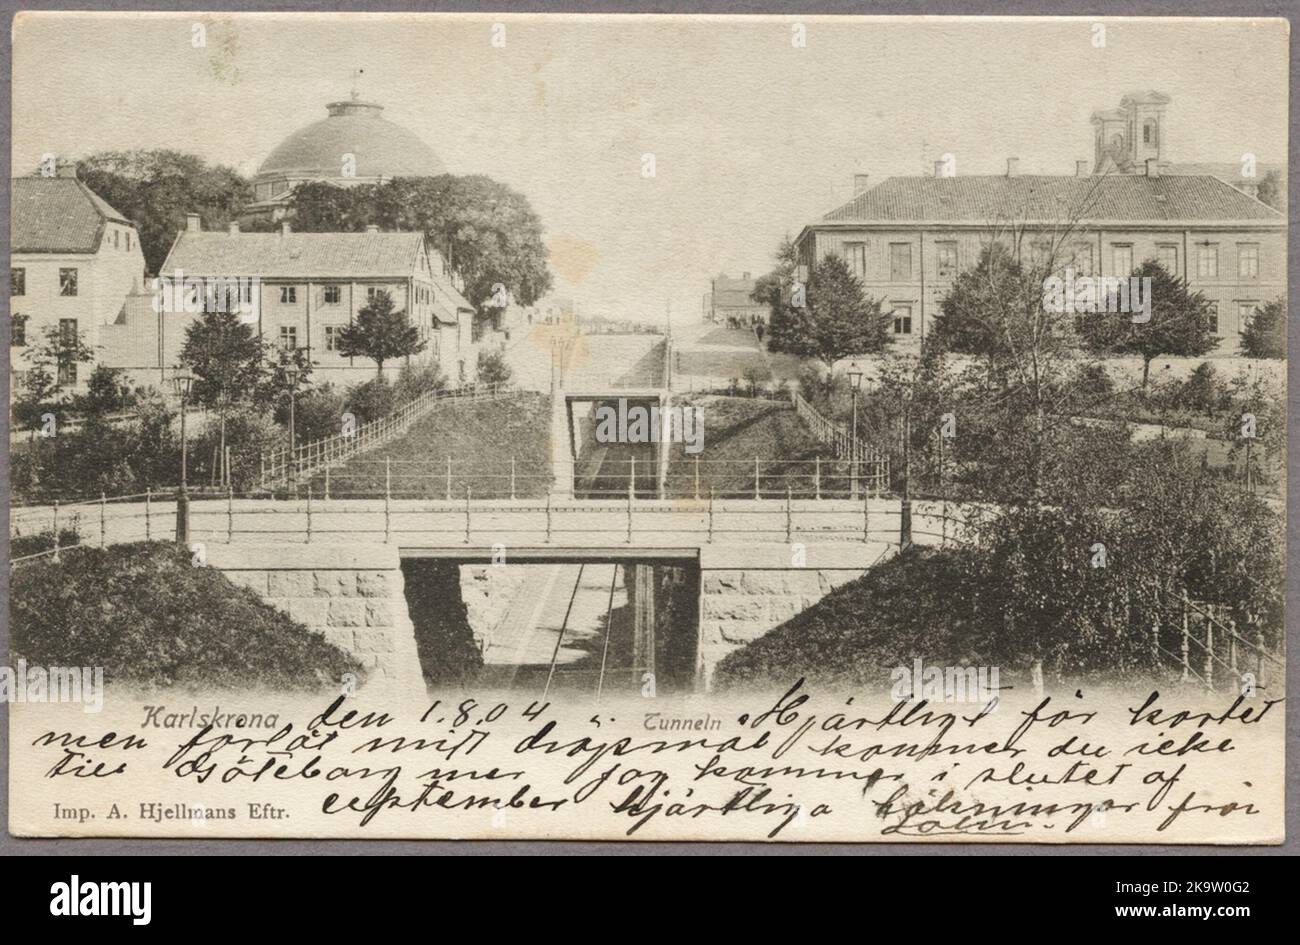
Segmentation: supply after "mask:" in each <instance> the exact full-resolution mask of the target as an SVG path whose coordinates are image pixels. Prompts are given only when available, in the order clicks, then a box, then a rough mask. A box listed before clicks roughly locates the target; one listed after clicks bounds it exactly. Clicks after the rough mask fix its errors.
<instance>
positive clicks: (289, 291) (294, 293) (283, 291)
mask: <svg viewBox="0 0 1300 945" xmlns="http://www.w3.org/2000/svg"><path fill="white" fill-rule="evenodd" d="M297 301H298V287H297V286H296V285H282V286H280V302H281V303H282V304H285V305H289V304H292V303H294V302H297Z"/></svg>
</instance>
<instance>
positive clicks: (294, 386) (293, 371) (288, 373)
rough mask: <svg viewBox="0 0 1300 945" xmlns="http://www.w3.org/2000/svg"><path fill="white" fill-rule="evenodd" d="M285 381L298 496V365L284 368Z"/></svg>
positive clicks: (292, 459) (291, 454)
mask: <svg viewBox="0 0 1300 945" xmlns="http://www.w3.org/2000/svg"><path fill="white" fill-rule="evenodd" d="M284 380H285V383H287V384H288V385H289V386H288V387H286V388H285V389H284V393H286V394H288V395H289V462H290V463H291V464H292V471H291V473H290V475H291V476H292V477H293V494H294V495H295V496H297V495H298V436H297V433H296V431H295V430H294V414H295V409H294V408H295V406H296V402H297V391H298V366H297V365H296V364H286V365H285V366H284Z"/></svg>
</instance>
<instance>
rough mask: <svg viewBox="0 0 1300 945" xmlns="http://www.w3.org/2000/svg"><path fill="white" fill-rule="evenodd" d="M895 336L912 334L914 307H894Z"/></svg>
mask: <svg viewBox="0 0 1300 945" xmlns="http://www.w3.org/2000/svg"><path fill="white" fill-rule="evenodd" d="M893 315H894V334H896V335H910V334H911V333H912V306H910V305H895V306H894V312H893Z"/></svg>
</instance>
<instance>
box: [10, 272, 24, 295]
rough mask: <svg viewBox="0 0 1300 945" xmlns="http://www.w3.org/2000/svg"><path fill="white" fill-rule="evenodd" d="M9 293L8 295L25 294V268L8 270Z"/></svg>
mask: <svg viewBox="0 0 1300 945" xmlns="http://www.w3.org/2000/svg"><path fill="white" fill-rule="evenodd" d="M9 294H10V295H26V294H27V270H26V269H10V270H9Z"/></svg>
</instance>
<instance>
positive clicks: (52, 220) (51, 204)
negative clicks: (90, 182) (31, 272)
mask: <svg viewBox="0 0 1300 945" xmlns="http://www.w3.org/2000/svg"><path fill="white" fill-rule="evenodd" d="M12 183H13V188H12V191H11V193H12V201H13V202H12V205H11V212H10V222H9V245H10V252H12V253H93V252H96V251H97V250H98V249H99V240H100V237H101V236H102V234H103V231H104V223H105V222H106V221H112V222H114V223H121V224H123V225H124V226H131V225H132V224H131V221H130V220H128V219H127V218H126V217H124V216H122V214H120V213H118V212H117V211H116V210H114V209H113V208H112V207H110V206H109V205H108V203H107V201H105V200H104V199H103V198H102V197H100V196H99V195H98V194H96V193H95V192H94V191H93V190H91V189H90V188H89V187H87V186H86V185H85V184H83V183H82V182H81V181H79V180H77V179H76V178H75V177H15V178H14V179H13V181H12Z"/></svg>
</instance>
